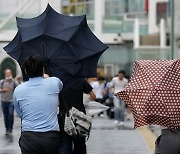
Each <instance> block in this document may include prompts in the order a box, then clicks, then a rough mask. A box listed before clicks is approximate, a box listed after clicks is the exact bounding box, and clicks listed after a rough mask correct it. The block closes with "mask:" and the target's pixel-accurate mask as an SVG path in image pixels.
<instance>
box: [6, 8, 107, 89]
mask: <svg viewBox="0 0 180 154" xmlns="http://www.w3.org/2000/svg"><path fill="white" fill-rule="evenodd" d="M17 27H18V33H17V35H16V36H15V38H14V39H13V40H12V41H11V42H10V43H9V44H8V45H7V46H6V47H5V48H4V49H5V51H6V52H7V53H8V54H9V55H10V56H11V57H13V58H14V59H15V60H17V61H18V63H19V64H20V66H21V65H22V64H23V62H24V60H25V59H26V58H27V57H29V56H32V55H40V56H42V57H43V58H44V61H45V64H46V68H45V69H46V71H47V72H48V74H49V75H50V76H55V77H59V78H61V80H62V81H63V82H64V85H65V87H66V85H68V84H69V83H70V82H72V81H73V80H76V79H79V78H85V77H95V76H96V68H97V63H98V60H99V58H100V56H101V55H102V53H103V52H104V51H105V50H106V49H107V48H108V47H107V46H106V45H105V44H103V43H102V42H101V41H100V40H99V39H98V38H97V37H96V36H95V35H94V34H93V33H92V31H91V30H90V29H89V27H88V25H87V21H86V16H85V15H83V16H74V17H71V16H64V15H62V14H59V13H57V12H56V11H55V10H53V8H52V7H51V6H50V5H48V6H47V8H46V10H45V11H44V12H43V13H42V14H41V15H40V16H38V17H35V18H32V19H22V18H17Z"/></svg>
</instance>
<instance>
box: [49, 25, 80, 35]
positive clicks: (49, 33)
mask: <svg viewBox="0 0 180 154" xmlns="http://www.w3.org/2000/svg"><path fill="white" fill-rule="evenodd" d="M75 27H78V25H75V26H73V27H69V28H65V29H62V30H59V31H56V32H51V33H49V34H57V33H58V32H62V31H66V30H69V29H73V28H75Z"/></svg>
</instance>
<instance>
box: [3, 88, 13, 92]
mask: <svg viewBox="0 0 180 154" xmlns="http://www.w3.org/2000/svg"><path fill="white" fill-rule="evenodd" d="M10 91H12V89H10V88H3V89H0V93H4V92H10Z"/></svg>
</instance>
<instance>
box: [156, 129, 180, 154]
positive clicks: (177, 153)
mask: <svg viewBox="0 0 180 154" xmlns="http://www.w3.org/2000/svg"><path fill="white" fill-rule="evenodd" d="M155 154H180V130H178V131H177V132H173V131H172V130H170V129H163V130H162V133H161V136H159V137H158V138H157V140H156V149H155Z"/></svg>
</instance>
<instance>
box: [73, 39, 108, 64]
mask: <svg viewBox="0 0 180 154" xmlns="http://www.w3.org/2000/svg"><path fill="white" fill-rule="evenodd" d="M71 43H72V44H73V45H75V46H80V47H82V48H85V49H88V50H91V51H96V50H94V49H91V48H88V47H85V46H83V45H80V44H78V43H75V42H71ZM104 50H106V49H104ZM104 50H103V51H104ZM103 51H100V52H98V53H94V54H91V55H89V56H87V57H85V58H81V59H80V60H84V59H86V58H89V57H92V56H95V55H97V54H100V53H102V52H103Z"/></svg>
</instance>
